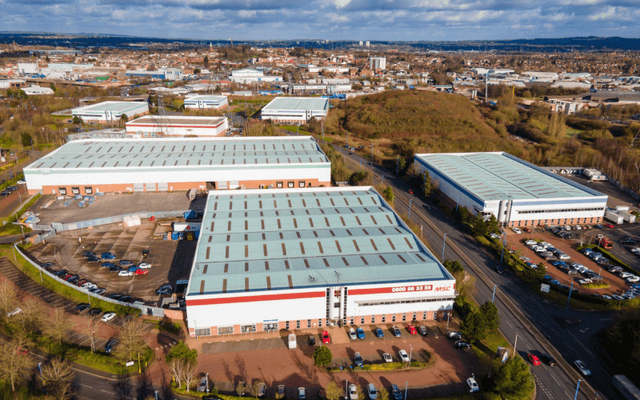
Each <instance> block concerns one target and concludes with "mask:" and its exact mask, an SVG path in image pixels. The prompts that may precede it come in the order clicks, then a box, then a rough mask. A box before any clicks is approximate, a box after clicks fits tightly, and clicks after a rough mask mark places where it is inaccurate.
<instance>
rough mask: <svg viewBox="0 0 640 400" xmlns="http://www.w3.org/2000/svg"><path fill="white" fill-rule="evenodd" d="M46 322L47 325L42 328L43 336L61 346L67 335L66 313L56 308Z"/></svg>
mask: <svg viewBox="0 0 640 400" xmlns="http://www.w3.org/2000/svg"><path fill="white" fill-rule="evenodd" d="M47 322H48V323H47V325H46V326H45V327H44V331H45V334H46V335H47V336H48V337H49V338H51V340H55V341H56V342H58V344H62V340H64V337H65V335H66V334H67V326H68V325H69V319H68V318H67V313H66V312H65V311H64V309H63V308H56V309H55V310H54V312H53V316H52V317H51V318H49V320H48V321H47Z"/></svg>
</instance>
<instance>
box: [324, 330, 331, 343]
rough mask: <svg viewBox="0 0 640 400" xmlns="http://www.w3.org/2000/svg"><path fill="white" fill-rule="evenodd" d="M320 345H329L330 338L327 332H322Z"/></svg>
mask: <svg viewBox="0 0 640 400" xmlns="http://www.w3.org/2000/svg"><path fill="white" fill-rule="evenodd" d="M322 343H324V344H329V343H331V336H329V332H327V331H322Z"/></svg>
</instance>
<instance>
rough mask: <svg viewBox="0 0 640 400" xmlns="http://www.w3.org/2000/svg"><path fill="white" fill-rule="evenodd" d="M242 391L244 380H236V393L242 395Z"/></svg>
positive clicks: (243, 389)
mask: <svg viewBox="0 0 640 400" xmlns="http://www.w3.org/2000/svg"><path fill="white" fill-rule="evenodd" d="M244 391H245V383H244V381H240V382H238V386H236V393H237V394H238V396H244Z"/></svg>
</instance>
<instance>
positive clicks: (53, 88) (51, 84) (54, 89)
mask: <svg viewBox="0 0 640 400" xmlns="http://www.w3.org/2000/svg"><path fill="white" fill-rule="evenodd" d="M49 87H50V88H51V90H53V91H54V92H57V91H58V89H57V88H56V84H55V83H53V82H51V83H50V84H49Z"/></svg>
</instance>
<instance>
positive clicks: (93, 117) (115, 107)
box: [71, 101, 149, 122]
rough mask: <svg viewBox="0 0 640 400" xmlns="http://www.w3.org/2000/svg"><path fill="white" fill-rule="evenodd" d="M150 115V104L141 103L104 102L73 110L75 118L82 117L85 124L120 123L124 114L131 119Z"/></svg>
mask: <svg viewBox="0 0 640 400" xmlns="http://www.w3.org/2000/svg"><path fill="white" fill-rule="evenodd" d="M148 113H149V104H147V103H146V102H141V101H140V102H138V101H103V102H102V103H97V104H92V105H90V106H85V107H78V108H74V109H72V110H71V114H72V115H73V116H74V117H80V118H82V120H83V121H84V122H119V121H120V119H121V117H122V115H123V114H124V115H126V116H127V119H131V118H134V117H137V116H138V115H143V114H148Z"/></svg>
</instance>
